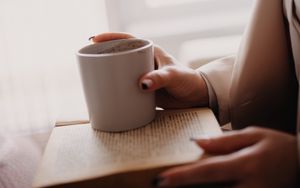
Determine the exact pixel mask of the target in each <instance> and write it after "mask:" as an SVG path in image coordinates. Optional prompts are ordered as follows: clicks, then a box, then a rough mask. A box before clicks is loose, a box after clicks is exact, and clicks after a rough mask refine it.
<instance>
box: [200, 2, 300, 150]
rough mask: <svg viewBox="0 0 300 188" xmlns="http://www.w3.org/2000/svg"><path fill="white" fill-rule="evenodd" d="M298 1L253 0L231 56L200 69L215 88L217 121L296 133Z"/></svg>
mask: <svg viewBox="0 0 300 188" xmlns="http://www.w3.org/2000/svg"><path fill="white" fill-rule="evenodd" d="M299 4H300V3H299V0H283V1H282V0H256V2H255V6H254V8H253V15H252V18H251V21H250V22H249V25H248V27H247V29H246V31H245V33H244V36H243V40H242V42H241V45H240V49H239V52H238V54H237V57H236V59H235V61H234V60H233V59H232V58H229V59H228V58H227V59H221V60H219V61H216V62H213V63H209V64H207V65H205V66H203V67H200V68H199V72H200V73H201V74H202V75H203V76H204V77H205V80H206V82H207V85H208V86H209V90H210V91H209V94H211V93H214V95H210V104H211V105H213V104H217V105H218V106H217V107H216V106H212V108H213V109H216V108H217V109H218V115H219V121H220V123H221V124H225V123H227V122H228V121H231V123H232V126H233V127H234V128H243V127H245V126H248V125H251V124H259V125H263V126H272V128H278V129H281V130H285V131H289V132H295V130H296V128H295V127H296V121H295V120H296V117H297V115H296V108H297V97H298V96H297V95H298V93H299V92H298V83H297V79H296V76H297V77H298V76H299V71H300V70H299V69H300V67H299V64H300V38H299V35H300V27H299V15H300V7H299V6H300V5H299ZM285 15H286V16H285ZM291 48H292V50H291ZM292 52H293V53H292ZM299 106H300V104H299ZM298 118H300V114H299V113H298ZM299 150H300V148H299Z"/></svg>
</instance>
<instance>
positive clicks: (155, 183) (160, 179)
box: [152, 176, 164, 187]
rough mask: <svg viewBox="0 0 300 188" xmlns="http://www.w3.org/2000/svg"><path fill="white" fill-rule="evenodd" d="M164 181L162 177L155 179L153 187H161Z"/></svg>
mask: <svg viewBox="0 0 300 188" xmlns="http://www.w3.org/2000/svg"><path fill="white" fill-rule="evenodd" d="M163 180H164V178H163V177H160V176H157V177H155V178H154V179H153V181H152V186H153V187H160V185H161V182H162V181H163Z"/></svg>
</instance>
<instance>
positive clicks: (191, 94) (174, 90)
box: [92, 33, 208, 108]
mask: <svg viewBox="0 0 300 188" xmlns="http://www.w3.org/2000/svg"><path fill="white" fill-rule="evenodd" d="M128 38H134V37H133V36H132V35H129V34H126V33H104V34H100V35H98V36H95V37H92V39H93V41H94V42H104V41H109V40H116V39H128ZM154 56H155V65H156V66H155V67H156V70H154V71H152V72H149V73H147V74H145V75H143V76H142V77H141V79H140V87H141V89H142V90H144V91H146V92H153V91H157V92H156V95H157V97H156V102H157V105H158V106H159V107H162V108H187V107H193V106H207V105H208V91H207V86H206V84H205V81H204V80H203V78H202V76H201V75H200V74H199V73H198V72H197V71H195V70H193V69H190V68H188V67H185V66H183V65H180V64H179V63H177V61H176V59H174V58H173V57H172V56H170V55H169V54H167V53H166V52H165V51H163V50H162V49H161V48H160V47H158V46H155V48H154Z"/></svg>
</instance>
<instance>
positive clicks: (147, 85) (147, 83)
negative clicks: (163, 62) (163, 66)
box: [142, 79, 153, 90]
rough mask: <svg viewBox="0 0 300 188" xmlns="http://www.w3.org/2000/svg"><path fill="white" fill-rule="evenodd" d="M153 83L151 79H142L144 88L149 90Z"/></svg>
mask: <svg viewBox="0 0 300 188" xmlns="http://www.w3.org/2000/svg"><path fill="white" fill-rule="evenodd" d="M152 85H153V81H152V80H150V79H145V80H143V81H142V89H143V90H147V89H149V88H150V87H151V86H152Z"/></svg>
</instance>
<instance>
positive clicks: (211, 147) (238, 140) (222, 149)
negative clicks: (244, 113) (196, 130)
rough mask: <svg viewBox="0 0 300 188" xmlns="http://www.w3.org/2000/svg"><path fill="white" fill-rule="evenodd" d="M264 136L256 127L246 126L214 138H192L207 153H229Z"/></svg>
mask: <svg viewBox="0 0 300 188" xmlns="http://www.w3.org/2000/svg"><path fill="white" fill-rule="evenodd" d="M262 138H263V135H262V134H261V133H260V132H259V131H257V130H256V128H246V129H245V130H241V131H232V132H227V133H224V134H223V135H221V136H218V137H213V138H200V139H196V138H191V140H192V141H195V142H196V143H197V144H198V145H199V146H200V147H201V148H202V149H204V150H205V151H206V152H207V153H211V154H227V153H232V152H235V151H237V150H240V149H243V148H245V147H249V146H251V145H253V144H255V143H257V142H258V141H260V140H261V139H262Z"/></svg>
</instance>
